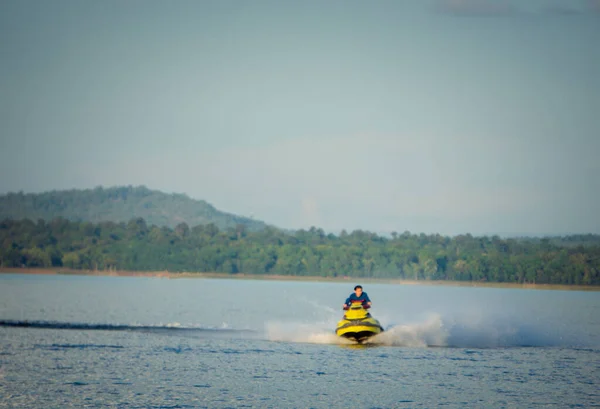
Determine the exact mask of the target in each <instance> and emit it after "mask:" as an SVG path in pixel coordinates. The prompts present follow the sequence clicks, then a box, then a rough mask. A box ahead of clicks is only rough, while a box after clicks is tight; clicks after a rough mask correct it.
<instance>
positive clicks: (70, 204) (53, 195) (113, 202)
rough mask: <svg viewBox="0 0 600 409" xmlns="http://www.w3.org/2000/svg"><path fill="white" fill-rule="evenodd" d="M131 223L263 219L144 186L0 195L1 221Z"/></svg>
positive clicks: (231, 223)
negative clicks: (136, 221)
mask: <svg viewBox="0 0 600 409" xmlns="http://www.w3.org/2000/svg"><path fill="white" fill-rule="evenodd" d="M57 217H62V218H65V219H68V220H72V221H90V222H96V223H97V222H103V221H113V222H128V221H129V220H131V219H132V218H135V217H143V218H144V219H145V220H146V221H147V222H148V223H149V224H155V225H157V226H169V227H175V226H176V225H177V224H179V223H182V222H185V223H188V224H189V225H192V226H195V225H198V224H208V223H214V224H215V225H216V226H218V227H219V228H220V229H227V228H230V227H235V226H236V225H238V224H243V225H245V226H246V228H247V229H248V230H259V229H262V228H264V227H265V226H266V224H265V223H264V222H261V221H257V220H253V219H251V218H247V217H241V216H237V215H234V214H230V213H225V212H221V211H219V210H217V209H215V207H214V206H212V205H211V204H209V203H207V202H205V201H204V200H194V199H191V198H189V197H188V196H186V195H184V194H167V193H163V192H160V191H157V190H150V189H148V188H147V187H145V186H137V187H133V186H120V187H111V188H106V189H105V188H102V187H97V188H95V189H86V190H63V191H52V192H45V193H27V194H24V193H22V192H19V193H9V194H7V195H0V220H3V219H5V218H10V219H14V220H19V219H31V220H38V219H43V220H52V219H54V218H57Z"/></svg>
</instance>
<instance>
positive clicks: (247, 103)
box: [0, 0, 600, 236]
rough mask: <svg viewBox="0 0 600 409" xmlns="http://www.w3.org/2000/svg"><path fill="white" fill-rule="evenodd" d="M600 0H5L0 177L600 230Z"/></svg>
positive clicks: (346, 211)
mask: <svg viewBox="0 0 600 409" xmlns="http://www.w3.org/2000/svg"><path fill="white" fill-rule="evenodd" d="M599 154H600V1H598V0H528V1H527V2H524V1H516V0H515V1H510V0H418V1H417V0H414V1H409V0H393V1H372V2H365V1H355V0H346V1H338V0H331V1H322V0H319V1H313V0H303V1H279V0H278V1H237V0H235V1H233V0H219V1H200V0H194V1H187V0H175V1H169V2H168V1H155V0H143V1H142V0H128V1H120V0H119V1H117V0H104V1H91V0H73V1H65V0H54V1H51V2H50V1H48V2H43V1H37V0H0V193H7V192H15V191H23V192H43V191H48V190H55V189H57V190H61V189H73V188H94V187H96V186H105V187H108V186H121V185H134V186H136V185H145V186H147V187H148V188H150V189H156V190H161V191H164V192H167V193H185V194H187V195H188V196H190V197H192V198H194V199H203V200H206V201H208V202H209V203H211V204H213V205H214V206H215V207H217V208H218V209H220V210H223V211H226V212H230V213H235V214H238V215H242V216H249V217H253V218H255V219H257V220H263V221H265V222H267V223H269V224H273V225H275V226H278V227H282V228H288V229H299V228H309V227H311V226H316V227H320V228H323V229H324V230H325V231H327V232H333V233H337V232H339V231H340V230H341V229H346V230H347V231H352V230H355V229H363V230H369V231H372V232H378V233H382V234H385V233H389V232H392V231H397V232H399V233H401V232H404V231H407V230H408V231H411V232H413V233H421V232H423V233H427V234H432V233H439V234H443V235H457V234H464V233H471V234H473V235H482V234H499V235H501V236H510V235H548V234H574V233H596V234H598V233H600V160H599Z"/></svg>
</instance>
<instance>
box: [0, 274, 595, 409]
mask: <svg viewBox="0 0 600 409" xmlns="http://www.w3.org/2000/svg"><path fill="white" fill-rule="evenodd" d="M354 284H355V283H354V282H348V283H308V282H286V281H251V280H218V279H179V280H169V279H159V278H123V277H120V278H118V277H85V276H29V275H9V274H2V275H0V407H15V408H16V407H23V408H65V407H77V408H80V407H91V408H95V407H114V408H242V407H248V408H250V407H251V408H341V407H353V408H432V407H449V408H464V407H477V408H490V407H494V408H523V407H545V408H546V407H556V408H566V407H586V408H589V407H600V392H599V388H598V385H599V384H600V294H599V293H596V292H576V291H534V290H514V289H492V288H466V287H433V286H401V285H384V284H365V283H361V284H363V285H364V287H365V291H367V292H368V293H369V296H370V297H371V299H372V301H373V309H372V310H371V313H372V315H373V316H374V317H375V318H377V319H379V320H380V321H381V323H382V325H383V326H384V328H386V331H385V332H384V333H383V334H381V335H380V336H379V337H378V338H376V339H375V340H374V341H373V343H372V344H369V345H367V346H357V345H351V344H348V343H347V342H343V341H341V340H340V339H338V338H337V337H335V336H334V335H333V329H334V328H335V325H336V323H337V321H338V320H339V319H340V318H341V316H342V311H341V304H342V303H343V301H344V300H345V298H346V297H347V296H348V294H349V293H350V292H351V291H352V287H353V286H354Z"/></svg>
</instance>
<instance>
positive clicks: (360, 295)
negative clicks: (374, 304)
mask: <svg viewBox="0 0 600 409" xmlns="http://www.w3.org/2000/svg"><path fill="white" fill-rule="evenodd" d="M353 303H360V304H362V305H363V307H364V306H365V305H366V306H369V307H370V306H371V300H370V299H369V295H368V294H367V293H366V292H363V288H362V286H361V285H357V286H356V287H354V292H353V293H352V294H350V296H349V297H348V298H347V299H346V302H345V303H344V305H343V308H348V307H350V305H352V304H353Z"/></svg>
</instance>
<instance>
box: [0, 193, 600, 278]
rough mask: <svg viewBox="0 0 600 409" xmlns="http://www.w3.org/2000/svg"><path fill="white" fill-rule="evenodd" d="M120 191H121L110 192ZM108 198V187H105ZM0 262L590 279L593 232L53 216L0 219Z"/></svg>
mask: <svg viewBox="0 0 600 409" xmlns="http://www.w3.org/2000/svg"><path fill="white" fill-rule="evenodd" d="M117 193H118V194H119V195H121V196H120V197H122V195H124V194H128V191H127V190H124V191H119V192H117ZM115 194H116V193H115ZM0 244H1V247H0V266H2V267H60V266H64V267H68V268H75V269H92V270H117V269H118V270H146V271H148V270H151V271H157V270H168V271H172V272H177V271H189V272H223V273H228V274H238V273H244V274H281V275H295V276H326V277H336V276H350V277H373V278H399V279H409V280H453V281H489V282H506V283H538V284H542V283H551V284H581V285H600V236H593V235H585V236H583V235H582V236H576V238H573V237H570V236H568V237H553V238H547V239H501V238H499V237H496V236H494V237H473V236H471V235H468V234H467V235H460V236H456V237H453V238H450V237H443V236H440V235H425V234H419V235H416V234H411V233H410V232H404V233H402V234H393V235H392V237H391V238H386V237H381V236H378V235H376V234H373V233H370V232H367V231H362V230H358V231H354V232H351V233H347V232H342V234H340V236H335V235H333V234H328V235H326V234H325V233H324V232H323V230H321V229H317V228H314V227H313V228H311V229H309V230H299V231H297V232H294V233H285V232H282V231H280V230H277V229H275V228H271V227H269V228H266V229H263V230H259V231H252V230H248V229H247V226H245V225H243V224H237V225H235V226H232V227H231V228H229V229H226V230H221V229H219V228H218V227H217V226H216V225H215V224H206V225H196V226H194V227H191V228H190V226H188V225H187V224H186V223H185V222H181V223H179V224H177V225H176V226H175V227H174V228H168V227H159V226H156V225H150V226H149V225H148V224H147V223H146V221H145V220H144V219H143V218H134V219H131V220H129V221H128V222H121V223H114V222H102V223H96V224H94V223H90V222H73V221H68V220H66V219H63V218H56V219H53V220H52V221H49V222H44V221H42V220H39V221H38V222H33V221H31V220H28V219H24V220H19V221H15V220H9V219H6V220H4V221H2V222H0Z"/></svg>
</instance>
